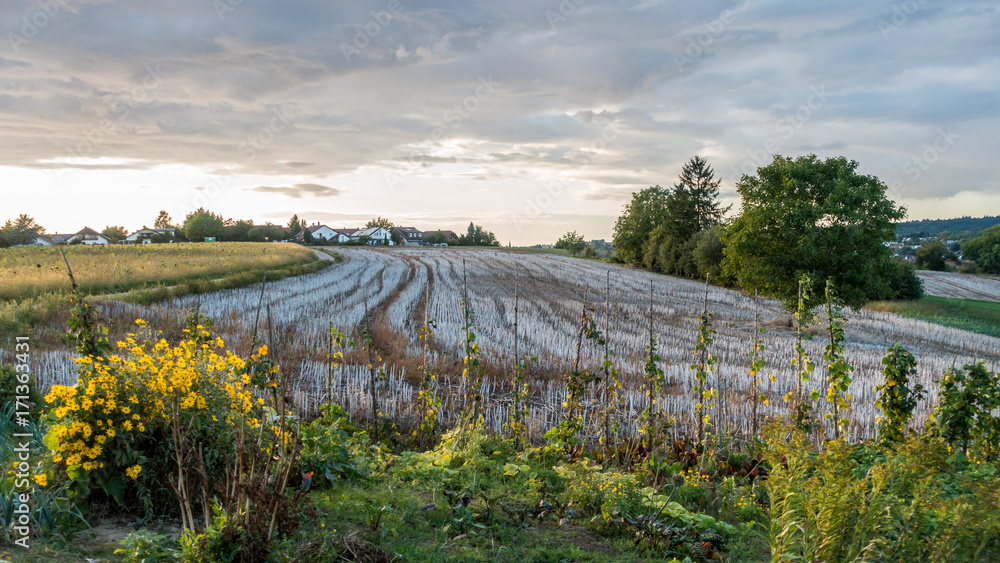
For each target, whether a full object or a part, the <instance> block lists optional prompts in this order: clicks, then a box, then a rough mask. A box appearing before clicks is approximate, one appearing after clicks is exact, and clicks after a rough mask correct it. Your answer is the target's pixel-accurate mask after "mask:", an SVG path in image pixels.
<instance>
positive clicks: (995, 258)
mask: <svg viewBox="0 0 1000 563" xmlns="http://www.w3.org/2000/svg"><path fill="white" fill-rule="evenodd" d="M962 258H963V259H965V260H975V261H976V262H977V263H978V264H979V271H980V272H982V273H985V274H1000V225H995V226H993V227H990V228H988V229H986V230H985V231H983V234H982V235H981V236H979V237H977V238H974V239H972V240H970V241H968V242H966V243H965V244H963V245H962Z"/></svg>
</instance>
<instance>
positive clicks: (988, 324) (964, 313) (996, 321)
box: [868, 296, 1000, 337]
mask: <svg viewBox="0 0 1000 563" xmlns="http://www.w3.org/2000/svg"><path fill="white" fill-rule="evenodd" d="M868 307H869V308H870V309H874V310H876V311H886V312H890V313H896V314H898V315H902V316H904V317H910V318H913V319H921V320H924V321H930V322H932V323H937V324H940V325H944V326H950V327H953V328H959V329H962V330H968V331H970V332H978V333H979V334H986V335H989V336H996V337H1000V303H997V302H994V301H977V300H975V299H952V298H949V297H932V296H928V297H924V298H922V299H920V300H919V301H879V302H876V303H871V304H870V305H869V306H868Z"/></svg>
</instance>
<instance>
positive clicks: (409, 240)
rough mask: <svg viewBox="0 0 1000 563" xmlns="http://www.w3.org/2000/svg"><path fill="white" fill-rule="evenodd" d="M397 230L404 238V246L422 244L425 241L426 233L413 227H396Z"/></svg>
mask: <svg viewBox="0 0 1000 563" xmlns="http://www.w3.org/2000/svg"><path fill="white" fill-rule="evenodd" d="M396 230H397V231H399V236H400V238H402V239H403V246H420V245H421V243H423V242H424V233H423V232H421V231H418V230H416V229H414V228H413V227H396Z"/></svg>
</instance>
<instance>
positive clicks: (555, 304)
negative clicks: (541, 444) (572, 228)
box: [60, 249, 1000, 437]
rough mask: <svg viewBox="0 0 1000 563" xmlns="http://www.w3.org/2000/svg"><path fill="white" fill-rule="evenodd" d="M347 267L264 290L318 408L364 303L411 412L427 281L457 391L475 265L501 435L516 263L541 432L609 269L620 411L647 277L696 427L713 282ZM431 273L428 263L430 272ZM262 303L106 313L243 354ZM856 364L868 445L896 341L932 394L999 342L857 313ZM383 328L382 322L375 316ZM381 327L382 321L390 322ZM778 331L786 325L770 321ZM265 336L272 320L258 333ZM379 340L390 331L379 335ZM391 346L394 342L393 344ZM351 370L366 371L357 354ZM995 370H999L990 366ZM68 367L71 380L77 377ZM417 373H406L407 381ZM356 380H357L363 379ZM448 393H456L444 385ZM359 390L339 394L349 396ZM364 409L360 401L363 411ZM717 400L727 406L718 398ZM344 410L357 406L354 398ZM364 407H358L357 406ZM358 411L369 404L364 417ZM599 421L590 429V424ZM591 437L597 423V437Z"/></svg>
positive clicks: (724, 371)
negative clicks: (193, 312)
mask: <svg viewBox="0 0 1000 563" xmlns="http://www.w3.org/2000/svg"><path fill="white" fill-rule="evenodd" d="M341 252H342V253H343V255H344V257H345V260H344V263H343V264H341V265H339V266H337V268H332V269H327V270H325V271H323V272H320V273H317V274H315V275H311V276H306V277H296V278H289V279H285V280H282V281H279V282H275V283H273V284H271V283H269V284H268V288H267V290H266V302H269V303H270V304H271V311H272V315H273V316H274V319H273V320H274V327H273V329H274V330H273V333H274V334H275V337H276V338H279V340H280V342H281V344H280V347H281V348H280V350H279V352H278V353H279V354H280V355H281V358H282V361H283V362H284V363H285V365H286V366H293V367H292V369H294V370H297V371H301V372H302V374H303V377H302V379H301V381H300V382H299V383H298V387H297V389H296V394H297V395H298V397H299V398H298V401H299V402H300V404H315V403H316V401H317V400H319V395H318V393H319V392H320V391H319V390H320V389H323V388H324V387H323V385H324V384H323V381H324V380H325V370H324V369H323V364H322V362H323V359H324V353H325V350H326V346H327V337H326V327H327V325H328V323H333V324H334V325H336V326H340V327H354V326H355V325H357V323H359V322H360V321H361V319H362V317H363V311H364V303H365V301H366V300H367V301H368V304H369V306H370V307H372V308H373V309H376V308H377V307H378V306H380V305H381V304H385V305H386V306H387V308H388V310H389V314H388V315H387V317H389V318H388V320H387V322H388V323H389V325H388V328H386V329H385V332H386V336H383V337H381V338H382V339H381V341H380V348H381V349H382V350H383V352H384V353H386V358H385V360H386V361H387V362H388V363H389V365H390V367H392V368H393V369H394V370H395V371H391V373H393V374H395V377H396V378H397V379H398V382H397V383H394V384H392V385H390V386H389V387H388V388H387V389H386V394H387V397H386V399H385V407H384V408H387V409H393V410H394V412H395V411H399V412H401V413H403V414H404V416H405V415H406V413H407V412H409V411H408V409H409V408H410V407H409V405H410V404H411V401H412V397H413V394H414V392H415V389H414V388H413V386H412V385H411V384H412V382H413V381H414V379H415V374H414V373H412V372H413V371H415V367H416V366H417V365H419V361H418V359H417V361H415V360H414V358H413V355H414V352H415V350H417V347H416V325H415V321H414V317H413V315H412V314H404V313H413V312H415V311H417V310H419V308H420V307H421V306H422V300H423V294H424V287H425V284H426V283H427V279H428V276H430V278H431V279H432V288H433V289H432V292H431V299H430V309H429V313H430V317H431V318H432V319H436V320H437V325H438V329H437V330H436V334H435V339H434V350H433V360H434V362H435V365H437V366H439V368H438V369H439V373H440V374H442V379H443V380H445V381H447V380H448V379H449V376H454V375H456V374H457V373H458V372H459V371H460V369H461V368H460V367H459V366H460V362H459V360H460V357H459V355H460V350H461V349H462V348H461V347H462V342H463V338H462V331H461V319H460V317H461V308H460V299H461V287H462V282H461V280H462V263H463V260H464V262H465V266H466V271H467V275H468V278H469V300H470V304H471V306H472V308H473V309H474V311H475V315H476V333H477V336H478V339H477V342H478V343H479V344H480V346H481V347H482V350H483V354H484V358H485V360H486V361H485V364H486V375H487V382H488V385H489V386H490V387H489V388H490V389H491V390H492V391H491V392H492V394H493V395H494V396H495V397H497V398H498V400H497V401H493V402H491V403H490V406H489V409H488V420H489V421H490V423H491V425H493V426H494V427H497V428H498V427H499V424H500V423H501V422H502V421H503V420H504V419H505V418H506V408H507V406H506V403H505V402H504V401H503V400H502V399H503V396H504V395H505V393H506V392H507V386H506V384H505V383H504V377H505V374H506V373H507V371H508V370H509V366H510V361H511V359H510V357H509V354H510V351H511V350H512V349H513V334H512V332H511V328H510V327H511V322H512V320H513V282H514V279H513V278H514V275H513V274H514V265H515V264H519V267H520V269H521V272H522V277H521V286H520V291H521V298H522V301H521V307H520V324H521V330H522V332H521V334H520V338H521V339H522V348H521V349H522V350H526V351H527V352H528V353H530V354H531V355H533V356H537V357H538V358H539V363H538V364H537V365H536V366H534V367H533V368H532V369H533V370H534V375H533V378H535V380H536V382H535V383H534V387H535V395H534V406H533V408H532V413H531V421H530V423H531V424H532V426H534V427H536V428H539V429H544V428H548V427H550V426H551V421H552V420H553V417H555V416H556V413H557V412H558V410H559V405H560V404H561V398H560V397H561V395H562V393H564V391H563V384H562V381H560V380H558V379H557V380H553V381H549V380H548V379H547V378H548V377H549V376H547V375H546V373H550V372H556V371H558V370H564V369H566V367H567V366H568V365H569V362H570V361H571V358H572V356H573V351H574V346H575V339H574V337H573V335H574V334H575V330H576V327H577V326H578V323H579V314H580V306H581V304H582V301H583V299H584V296H586V295H588V293H589V296H590V297H589V299H590V301H591V303H594V304H595V305H596V311H597V314H598V320H599V323H600V324H601V325H603V312H602V302H603V296H601V295H598V289H599V288H602V287H603V285H604V281H605V272H606V271H607V270H608V269H609V268H610V269H611V271H612V296H611V303H612V310H611V312H610V313H611V314H610V317H611V319H612V324H611V328H610V331H609V333H610V343H611V347H612V349H614V350H615V351H616V352H617V356H616V358H617V362H618V365H619V371H620V372H621V373H622V374H623V378H624V381H625V386H626V390H627V392H626V396H627V403H626V406H625V408H624V410H623V411H622V412H621V413H620V414H621V418H622V420H625V421H628V420H634V419H635V418H636V416H635V415H636V413H637V411H638V409H639V405H641V397H640V393H639V390H638V378H639V374H640V373H641V360H642V356H643V354H644V346H645V340H646V338H647V336H646V331H647V330H648V328H647V327H648V324H647V321H646V319H645V317H646V309H647V307H648V288H649V281H650V280H652V281H653V283H654V292H655V300H654V318H655V326H656V331H657V332H658V334H659V336H660V342H661V353H662V356H663V359H664V361H663V368H664V371H665V372H666V375H667V389H668V391H667V396H666V397H664V404H666V405H667V408H668V410H669V411H670V412H671V413H675V415H676V416H677V417H678V418H680V420H681V425H680V428H679V431H683V430H684V427H685V426H686V424H687V423H686V418H685V417H686V416H688V415H687V413H690V412H692V408H691V407H692V405H693V403H694V398H693V397H692V395H691V393H690V389H691V386H692V383H693V381H692V376H691V373H690V370H689V364H690V361H691V359H690V358H691V350H693V349H694V345H695V342H694V338H695V327H696V319H697V315H698V313H699V312H700V307H701V301H702V299H703V296H704V293H703V292H704V286H703V285H701V284H698V283H694V282H690V281H686V280H681V279H676V278H671V277H666V276H660V275H656V274H650V273H648V272H642V271H636V270H631V269H627V268H619V267H615V266H609V265H606V264H598V263H593V262H588V261H582V260H572V259H567V258H562V257H557V256H551V255H542V254H523V253H508V252H502V251H488V252H487V251H472V252H466V251H462V250H454V249H441V250H427V249H421V250H420V251H407V250H369V249H343V250H341ZM421 265H423V266H421ZM259 298H260V285H259V284H256V285H253V286H249V287H245V288H240V289H233V290H225V291H219V292H215V293H211V294H207V295H202V296H200V298H196V297H194V296H187V297H183V298H179V299H171V300H168V301H166V302H163V303H159V304H153V305H149V306H140V305H135V304H129V303H120V302H116V303H110V304H107V306H106V309H105V312H106V314H108V315H110V316H111V317H113V318H116V319H119V320H121V321H122V322H124V321H125V320H127V319H134V318H138V317H142V318H146V319H156V318H180V317H181V316H183V315H184V313H185V311H186V309H188V308H190V307H193V306H194V305H195V303H196V302H200V307H201V311H202V312H203V313H205V314H207V315H209V316H210V317H211V318H213V319H214V321H215V327H216V329H217V331H218V332H219V333H220V334H222V335H223V336H224V337H225V338H226V339H227V341H233V342H235V343H236V344H237V346H238V347H243V346H246V345H247V343H245V342H243V340H246V339H247V338H248V335H249V334H250V333H252V331H253V327H252V324H253V322H254V317H255V314H254V313H255V311H256V308H257V303H258V300H259ZM760 305H761V315H762V318H763V320H764V321H765V322H766V321H770V320H772V319H785V318H787V315H786V313H784V312H783V310H782V309H781V307H780V305H779V304H778V303H777V302H774V301H771V300H761V304H760ZM709 309H710V311H712V312H713V313H714V315H715V318H714V325H715V328H716V330H717V331H718V335H717V336H716V341H715V344H714V346H713V352H714V353H716V354H717V355H718V356H719V370H718V373H717V374H716V375H715V376H713V377H712V378H711V380H710V383H711V384H712V385H713V386H720V385H721V386H722V387H724V389H725V391H726V392H725V393H724V396H725V399H726V400H725V403H726V404H727V409H728V411H729V413H728V416H727V418H728V419H729V423H730V424H731V425H733V426H735V427H741V426H743V425H745V424H746V412H745V411H746V410H747V409H748V408H749V406H748V404H747V403H748V401H746V400H745V398H746V397H747V396H748V393H749V383H748V378H747V375H746V373H747V354H748V349H747V342H748V341H749V335H750V333H751V327H752V320H753V317H752V315H753V304H752V302H751V300H749V299H747V298H746V297H745V296H743V295H742V294H740V293H739V292H735V291H731V290H726V289H721V288H716V287H711V288H709ZM849 316H850V319H851V321H850V323H849V329H848V341H849V344H848V352H847V357H848V358H849V360H850V362H851V364H852V365H853V366H854V368H855V376H854V382H853V383H852V384H851V388H850V393H851V394H852V395H853V396H854V397H855V406H854V407H853V411H852V418H853V420H854V422H853V427H852V429H853V431H854V432H855V433H856V435H857V436H858V437H870V436H871V435H872V432H873V431H874V418H875V416H876V414H877V412H876V409H875V407H874V400H875V395H874V386H875V385H877V384H878V383H879V382H880V381H881V369H882V364H881V360H882V356H883V354H884V353H885V350H886V349H887V348H888V347H889V346H891V345H892V344H893V343H894V342H897V341H898V342H905V343H906V345H907V347H908V348H909V349H910V350H911V351H913V353H914V354H915V355H916V356H917V359H918V361H919V362H920V369H919V377H918V380H919V382H920V383H921V384H923V385H924V386H925V387H927V388H928V389H931V390H936V389H937V385H936V384H935V383H934V381H935V380H936V379H937V378H938V377H939V376H940V374H941V373H943V372H944V370H946V369H947V368H949V367H951V366H952V365H953V364H956V363H957V364H962V363H965V362H970V361H972V360H973V359H974V358H986V359H988V360H990V361H992V362H994V363H995V362H996V359H997V358H998V357H1000V354H998V350H1000V339H997V338H994V337H990V336H986V335H979V334H972V333H969V332H965V331H962V330H957V329H955V328H950V327H946V326H941V325H938V324H933V323H930V322H926V321H923V320H919V319H913V318H906V317H901V316H899V315H896V314H893V313H890V312H883V311H872V310H867V309H866V310H861V311H857V312H851V313H849ZM378 318H380V315H379V314H376V319H378ZM383 318H384V317H383ZM773 324H774V325H778V324H781V323H773ZM261 327H262V330H263V327H264V324H263V322H262V324H261ZM379 330H382V329H379ZM390 340H391V341H390ZM792 340H793V335H792V334H791V332H790V331H789V330H788V329H783V328H780V327H777V326H774V327H773V328H771V329H770V330H769V332H768V333H767V334H766V335H765V346H766V349H765V352H764V356H765V358H766V359H767V361H768V365H767V368H766V370H765V372H772V373H773V374H774V375H775V378H776V381H775V382H774V383H773V384H770V385H768V384H767V383H765V385H764V388H765V391H767V392H768V394H769V395H770V397H771V398H772V401H771V406H770V407H768V408H769V409H770V410H771V411H773V412H775V413H782V412H783V411H784V408H785V407H784V404H783V403H781V401H780V400H778V398H779V397H780V396H781V395H783V394H784V393H786V392H787V391H789V390H790V389H793V388H794V386H795V382H794V377H793V371H792V367H791V366H790V364H789V361H788V360H789V358H790V356H791V350H792ZM823 346H824V343H823V342H821V341H818V340H817V341H815V342H809V343H807V348H808V350H809V352H810V354H811V355H812V357H813V359H814V360H815V361H817V363H822V360H821V358H822V350H823ZM584 352H585V353H584V363H585V365H588V366H593V367H595V368H596V366H597V365H599V363H598V362H599V355H600V354H599V351H598V350H596V349H588V348H585V350H584ZM351 361H352V363H356V364H359V365H360V364H362V363H363V362H362V358H361V357H360V356H355V357H354V358H352V360H351ZM994 367H995V366H994ZM69 368H70V366H68V365H67V366H65V368H63V369H62V370H60V371H61V373H63V374H64V376H65V377H72V374H71V372H70V369H69ZM407 370H409V371H407ZM352 373H354V372H353V371H348V372H347V373H346V374H345V375H344V376H343V377H344V378H345V379H344V382H343V387H344V389H350V388H352V387H351V386H352V385H355V384H358V385H360V380H359V381H358V382H354V383H351V382H350V380H351V378H352V377H355V376H354V375H352ZM824 375H825V372H824V370H823V368H822V367H818V368H817V371H816V374H815V376H814V381H815V382H814V383H811V384H810V385H809V387H813V386H818V385H819V380H820V379H821V378H822V377H824ZM357 377H360V375H358V376H357ZM441 391H442V393H444V394H448V393H450V392H452V391H454V389H451V388H442V390H441ZM351 393H352V392H349V391H338V394H340V396H341V397H349V396H350V395H351ZM596 399H597V397H596V396H594V395H591V396H590V397H588V399H587V401H586V403H587V405H588V417H589V413H592V412H593V409H594V408H596V404H597V401H596ZM936 401H937V397H936V394H935V392H934V391H932V393H931V395H930V396H929V397H928V398H927V399H926V400H925V401H923V402H922V403H921V404H920V405H919V406H918V407H917V411H916V416H917V421H918V424H919V423H922V421H923V420H924V419H925V418H926V416H927V415H928V414H929V410H930V406H931V405H932V404H934V403H935V402H936ZM355 402H358V401H355ZM720 402H721V401H720ZM345 404H351V402H350V400H345ZM360 404H361V403H360V402H358V405H360ZM359 408H363V407H360V406H359ZM589 423H590V419H588V424H589ZM593 431H594V429H593V428H592V427H590V426H588V430H587V432H593Z"/></svg>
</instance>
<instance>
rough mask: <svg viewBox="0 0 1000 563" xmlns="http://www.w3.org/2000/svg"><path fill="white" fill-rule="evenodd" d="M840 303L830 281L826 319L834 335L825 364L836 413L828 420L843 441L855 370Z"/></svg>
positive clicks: (827, 416) (828, 395)
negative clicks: (847, 349) (847, 351)
mask: <svg viewBox="0 0 1000 563" xmlns="http://www.w3.org/2000/svg"><path fill="white" fill-rule="evenodd" d="M842 309H843V307H842V306H841V303H840V300H839V299H837V296H836V294H835V293H834V291H833V288H832V287H831V286H830V280H826V316H827V319H829V322H830V326H829V327H828V329H827V331H828V333H829V335H830V344H828V345H827V347H826V353H824V354H823V361H825V362H826V372H827V376H826V400H827V402H828V403H832V404H833V412H832V413H826V414H825V415H824V418H825V419H826V420H832V421H833V429H834V437H835V438H837V439H839V438H840V435H841V433H842V432H844V431H846V430H847V423H848V419H847V417H841V414H842V413H841V411H844V413H846V411H847V409H848V407H849V405H850V402H851V400H852V399H853V397H851V395H850V393H848V392H847V390H848V388H849V387H850V385H851V375H852V374H853V373H854V368H852V367H851V365H850V364H848V363H847V359H846V358H845V357H844V325H845V324H846V322H847V320H846V318H845V317H844V314H843V312H842Z"/></svg>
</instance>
